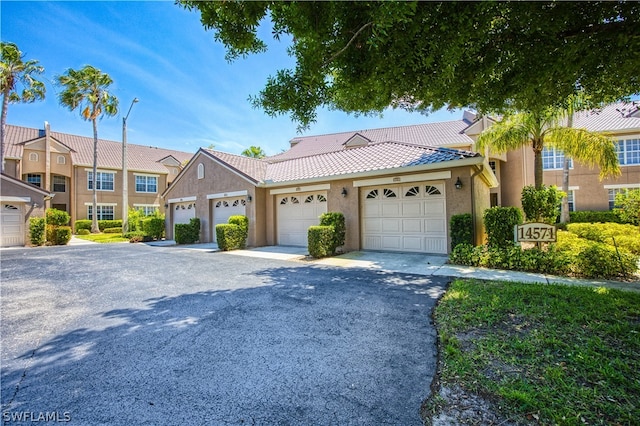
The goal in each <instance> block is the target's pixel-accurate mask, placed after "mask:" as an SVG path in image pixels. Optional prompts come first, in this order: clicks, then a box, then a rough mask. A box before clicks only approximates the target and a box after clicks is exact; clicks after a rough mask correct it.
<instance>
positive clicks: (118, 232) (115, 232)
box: [102, 228, 122, 234]
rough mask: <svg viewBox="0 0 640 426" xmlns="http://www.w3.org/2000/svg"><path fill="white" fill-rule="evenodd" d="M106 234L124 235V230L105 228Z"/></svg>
mask: <svg viewBox="0 0 640 426" xmlns="http://www.w3.org/2000/svg"><path fill="white" fill-rule="evenodd" d="M102 232H104V233H105V234H122V228H105V230H104V231H102Z"/></svg>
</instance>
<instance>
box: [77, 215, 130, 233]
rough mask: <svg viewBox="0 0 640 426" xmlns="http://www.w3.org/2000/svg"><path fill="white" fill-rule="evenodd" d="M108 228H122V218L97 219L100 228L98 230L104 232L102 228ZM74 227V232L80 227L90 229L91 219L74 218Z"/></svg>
mask: <svg viewBox="0 0 640 426" xmlns="http://www.w3.org/2000/svg"><path fill="white" fill-rule="evenodd" d="M108 228H122V220H121V219H118V220H99V221H98V229H100V232H104V230H105V229H108ZM74 229H75V231H76V234H77V233H78V231H80V230H81V229H86V230H88V231H91V220H89V219H80V220H76V221H75V223H74Z"/></svg>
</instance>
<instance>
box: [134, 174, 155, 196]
mask: <svg viewBox="0 0 640 426" xmlns="http://www.w3.org/2000/svg"><path fill="white" fill-rule="evenodd" d="M134 176H135V179H136V192H137V193H140V194H142V193H144V194H157V193H158V176H155V175H142V174H137V173H134ZM138 179H144V183H139V182H138ZM149 179H155V189H154V190H153V191H150V190H149V186H150V184H149ZM138 185H141V186H144V191H140V190H138Z"/></svg>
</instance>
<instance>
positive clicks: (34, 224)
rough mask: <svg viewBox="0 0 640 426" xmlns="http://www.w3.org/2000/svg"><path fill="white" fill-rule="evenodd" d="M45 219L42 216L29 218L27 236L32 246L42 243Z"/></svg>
mask: <svg viewBox="0 0 640 426" xmlns="http://www.w3.org/2000/svg"><path fill="white" fill-rule="evenodd" d="M45 225H46V220H45V218H44V217H32V218H30V219H29V238H30V240H31V244H32V245H34V246H41V245H43V244H44V237H45Z"/></svg>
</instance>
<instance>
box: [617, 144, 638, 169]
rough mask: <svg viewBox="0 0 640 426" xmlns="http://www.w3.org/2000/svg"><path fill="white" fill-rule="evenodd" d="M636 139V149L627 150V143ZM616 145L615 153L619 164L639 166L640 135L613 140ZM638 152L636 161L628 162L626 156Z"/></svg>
mask: <svg viewBox="0 0 640 426" xmlns="http://www.w3.org/2000/svg"><path fill="white" fill-rule="evenodd" d="M634 141H637V143H638V150H637V151H636V150H633V151H629V150H627V144H628V143H631V142H634ZM615 145H616V154H618V163H619V164H620V166H640V137H637V138H630V139H618V140H617V141H616V142H615ZM632 152H633V153H636V152H637V153H638V162H636V163H629V162H628V160H627V157H628V155H629V154H630V153H632Z"/></svg>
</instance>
